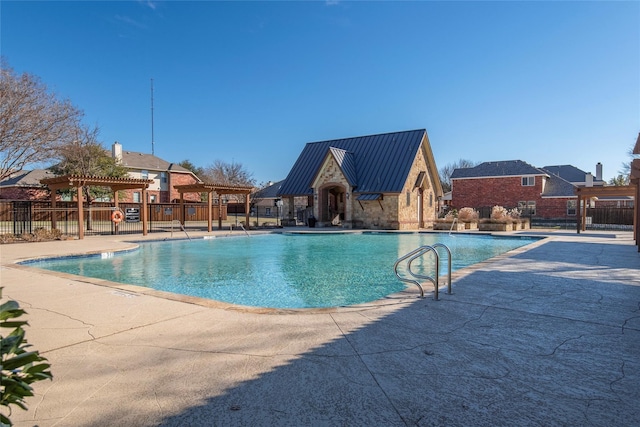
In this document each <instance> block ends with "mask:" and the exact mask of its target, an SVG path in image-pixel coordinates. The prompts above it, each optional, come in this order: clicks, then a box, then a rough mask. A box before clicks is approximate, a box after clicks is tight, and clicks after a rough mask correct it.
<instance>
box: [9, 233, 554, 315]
mask: <svg viewBox="0 0 640 427" xmlns="http://www.w3.org/2000/svg"><path fill="white" fill-rule="evenodd" d="M435 233H448V234H451V233H449V232H448V231H433V230H420V231H407V230H327V231H324V230H322V229H318V230H313V231H310V230H293V231H282V230H274V231H261V232H259V233H252V234H251V235H260V234H435ZM454 234H455V235H461V234H464V235H486V236H493V237H505V238H516V237H522V238H536V239H538V240H537V241H534V242H531V243H529V244H526V245H524V246H520V247H518V248H515V249H512V250H510V251H507V252H504V253H502V254H499V255H496V256H494V257H491V258H488V259H486V260H484V261H481V262H478V263H476V264H473V265H470V266H468V267H463V268H461V269H458V270H456V271H454V272H452V274H451V287H452V293H455V292H454V291H453V287H454V284H455V282H456V280H459V279H461V278H463V277H465V276H468V275H470V274H472V273H474V272H476V271H479V270H483V269H485V268H487V267H488V266H490V265H491V264H492V263H495V262H498V261H501V260H503V259H505V258H510V257H512V256H515V255H519V254H522V253H525V252H527V251H529V250H532V249H534V248H537V247H539V246H540V245H543V244H545V243H546V242H548V241H550V240H553V236H540V235H533V234H530V233H527V232H520V233H513V232H511V233H509V232H507V233H500V232H498V233H496V232H477V231H472V232H458V233H454ZM241 237H242V236H241V235H233V236H230V235H226V234H225V235H223V234H218V235H213V236H211V235H204V236H198V237H195V238H194V239H191V238H189V239H188V240H196V239H198V240H200V239H202V240H204V239H218V238H241ZM182 240H187V238H184V237H175V238H173V237H172V238H158V239H146V240H139V239H135V240H128V239H123V240H121V241H120V242H121V243H124V244H127V245H129V246H128V247H124V248H113V249H106V250H94V251H85V252H74V253H69V254H65V255H60V256H55V255H53V256H51V255H39V256H36V257H27V258H21V259H16V260H14V261H13V262H12V263H11V267H12V268H18V269H22V270H25V271H34V270H35V271H37V272H39V273H42V274H48V275H52V276H55V277H59V278H63V279H68V280H73V281H76V282H80V283H88V284H92V285H97V286H102V287H107V288H111V289H114V290H116V291H119V292H124V293H125V295H126V294H129V295H147V296H153V297H158V298H163V299H167V300H171V301H177V302H183V303H187V304H193V305H198V306H201V307H207V308H217V309H222V310H233V311H238V312H244V313H255V314H272V315H278V314H296V313H297V314H319V313H340V312H358V311H365V310H372V309H375V308H379V307H381V306H385V305H396V304H405V303H408V302H412V301H415V300H416V299H420V296H419V295H418V294H417V292H418V291H417V290H416V289H415V288H413V287H411V286H409V285H406V286H405V289H404V290H402V291H400V292H395V293H392V294H389V295H387V296H385V297H383V298H380V299H377V300H374V301H369V302H366V303H361V304H354V305H349V306H337V307H308V308H271V307H255V306H245V305H239V304H232V303H228V302H223V301H218V300H213V299H208V298H202V297H195V296H191V295H184V294H178V293H173V292H167V291H159V290H156V289H152V288H147V287H144V286H139V285H131V284H126V283H120V282H114V281H110V280H105V279H99V278H93V277H86V276H80V275H75V274H71V273H64V272H59V271H53V270H48V269H43V268H38V267H35V266H30V265H29V263H35V262H38V261H42V260H48V259H56V258H74V257H87V256H96V255H103V256H105V255H106V256H109V255H110V254H113V253H121V252H129V251H135V250H136V249H138V248H139V246H140V244H141V243H155V242H166V241H182ZM446 283H447V275H446V274H444V275H441V276H440V279H439V285H440V286H439V293H440V294H447V293H448V292H447V284H446ZM443 284H444V285H443ZM423 289H424V287H423ZM433 294H434V290H433V289H431V290H430V289H429V287H427V289H424V298H425V299H429V298H430V299H432V300H433ZM441 299H442V296H440V298H439V300H441ZM439 300H438V301H439Z"/></svg>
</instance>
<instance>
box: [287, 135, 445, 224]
mask: <svg viewBox="0 0 640 427" xmlns="http://www.w3.org/2000/svg"><path fill="white" fill-rule="evenodd" d="M278 196H279V197H281V198H282V202H283V214H284V219H283V222H285V223H286V222H291V223H295V222H296V221H297V222H300V221H304V222H305V223H306V224H308V225H310V226H316V227H342V228H366V229H392V230H416V229H421V228H428V227H430V226H432V225H433V222H434V220H435V219H436V216H437V212H438V203H439V199H440V198H441V197H442V186H441V184H440V180H439V178H438V170H437V167H436V163H435V160H434V158H433V153H432V151H431V146H430V144H429V138H428V136H427V131H426V130H425V129H418V130H410V131H403V132H394V133H386V134H379V135H369V136H359V137H353V138H344V139H335V140H328V141H319V142H310V143H308V144H306V145H305V147H304V149H303V150H302V153H300V156H299V157H298V159H297V161H296V162H295V164H294V165H293V167H292V169H291V171H290V172H289V174H288V175H287V178H286V179H285V180H284V181H283V182H282V184H281V187H280V190H279V192H278Z"/></svg>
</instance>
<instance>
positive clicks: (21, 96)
mask: <svg viewBox="0 0 640 427" xmlns="http://www.w3.org/2000/svg"><path fill="white" fill-rule="evenodd" d="M82 115H83V114H82V112H81V111H80V110H78V109H77V108H76V107H74V106H73V105H72V104H71V102H70V101H68V100H61V99H58V97H57V96H56V95H55V94H54V93H52V92H49V91H48V89H47V87H46V86H45V85H44V84H43V83H42V82H40V80H39V79H38V78H37V77H35V76H33V75H30V74H27V73H23V74H22V75H20V76H18V75H16V74H15V72H14V71H13V69H12V68H10V67H9V66H8V64H6V61H5V60H4V59H0V180H2V179H4V178H6V177H8V176H10V175H11V174H12V173H14V172H17V171H21V170H22V169H24V168H25V166H27V165H29V164H34V163H41V162H46V161H48V160H49V159H51V157H52V155H53V153H54V152H55V150H57V148H58V147H59V146H60V145H61V144H63V143H65V142H68V141H70V140H72V139H73V138H72V135H73V133H74V131H75V129H76V127H77V125H78V123H79V122H80V119H81V118H82Z"/></svg>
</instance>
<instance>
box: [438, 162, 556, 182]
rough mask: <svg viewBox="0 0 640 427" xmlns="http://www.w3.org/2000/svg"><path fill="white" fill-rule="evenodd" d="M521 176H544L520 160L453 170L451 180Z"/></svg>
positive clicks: (541, 172)
mask: <svg viewBox="0 0 640 427" xmlns="http://www.w3.org/2000/svg"><path fill="white" fill-rule="evenodd" d="M522 175H546V173H545V172H544V171H542V170H540V169H538V168H536V167H535V166H531V165H530V164H529V163H527V162H523V161H522V160H505V161H498V162H484V163H480V164H479V165H478V166H475V167H472V168H458V169H454V170H453V173H452V174H451V179H461V178H462V179H463V178H487V177H504V176H522Z"/></svg>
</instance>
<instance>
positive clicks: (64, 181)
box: [40, 175, 153, 239]
mask: <svg viewBox="0 0 640 427" xmlns="http://www.w3.org/2000/svg"><path fill="white" fill-rule="evenodd" d="M40 182H41V183H42V184H45V185H46V186H47V187H49V190H51V208H52V209H53V210H54V215H52V217H51V227H52V228H56V226H57V224H56V216H55V208H56V190H63V189H64V190H67V189H69V187H73V188H75V189H76V191H77V199H78V238H79V239H84V212H83V210H82V202H83V194H82V187H85V186H96V187H109V188H110V189H111V191H112V192H113V200H114V204H115V208H116V209H118V191H120V190H130V189H133V190H135V189H140V190H142V235H144V236H146V235H147V232H148V227H147V222H148V218H147V188H149V185H150V184H151V183H153V180H151V179H132V178H110V177H104V176H85V175H64V176H57V177H55V178H45V179H42V180H40Z"/></svg>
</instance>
